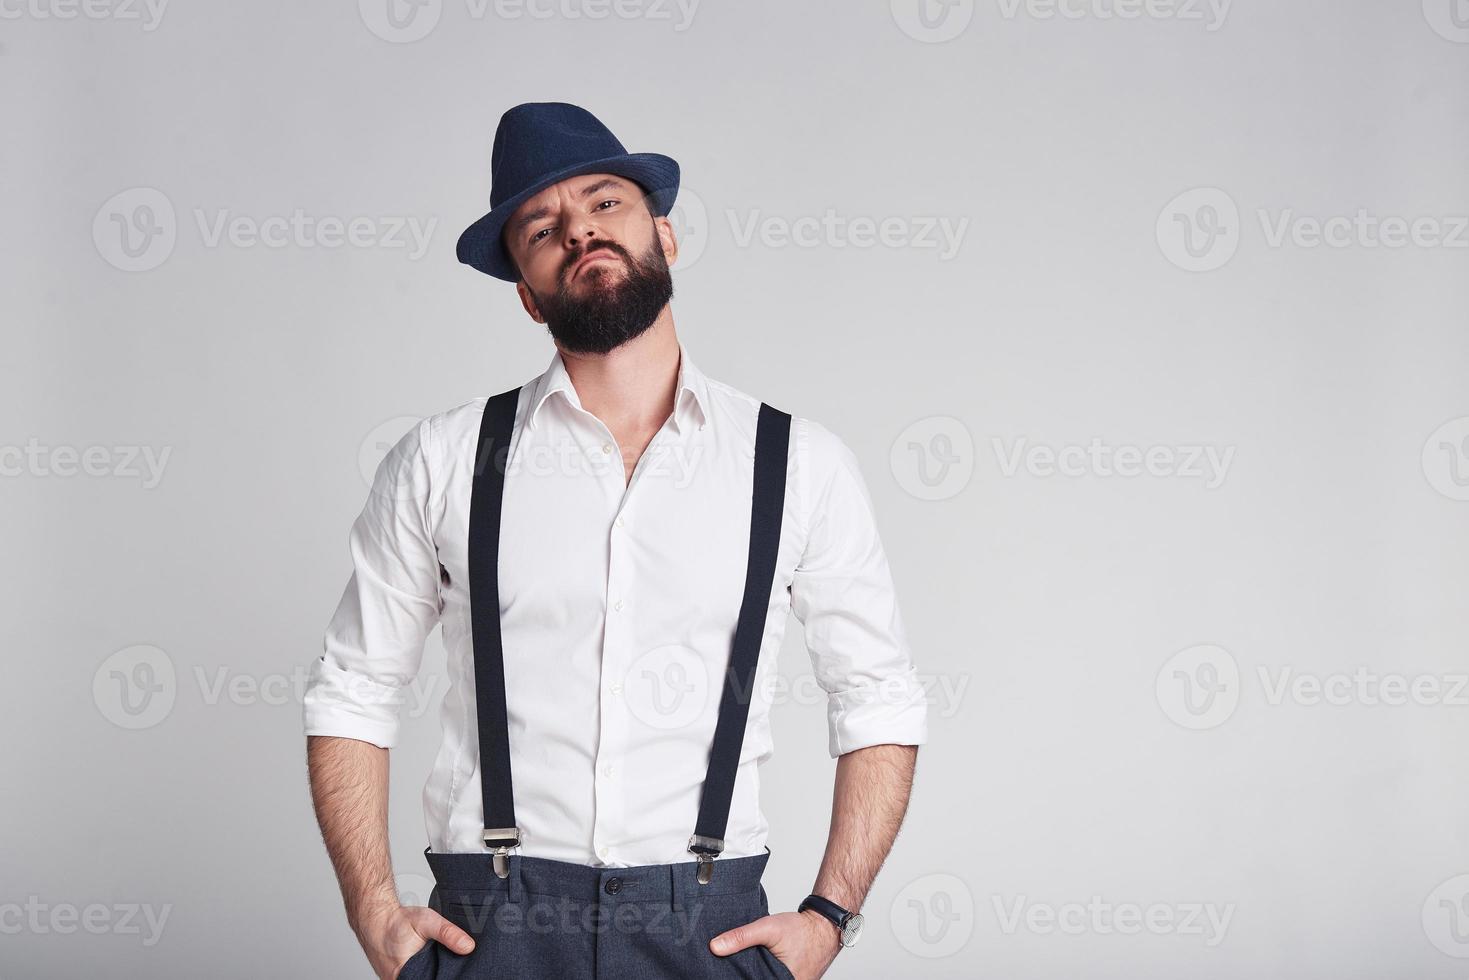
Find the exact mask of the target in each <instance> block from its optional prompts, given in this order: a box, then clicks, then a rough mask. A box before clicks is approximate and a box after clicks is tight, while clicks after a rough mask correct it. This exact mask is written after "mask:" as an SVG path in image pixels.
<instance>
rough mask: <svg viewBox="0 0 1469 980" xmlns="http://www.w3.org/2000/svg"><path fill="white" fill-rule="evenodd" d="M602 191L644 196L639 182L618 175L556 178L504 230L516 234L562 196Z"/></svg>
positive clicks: (584, 195) (580, 196) (577, 196)
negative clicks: (556, 179) (557, 179)
mask: <svg viewBox="0 0 1469 980" xmlns="http://www.w3.org/2000/svg"><path fill="white" fill-rule="evenodd" d="M603 192H608V193H615V194H622V195H624V196H626V195H629V194H636V195H637V196H639V197H641V196H642V190H641V189H640V188H639V187H638V185H637V184H636V183H634V182H633V181H631V180H628V179H627V178H626V177H619V176H617V175H616V174H578V175H577V176H575V177H568V178H566V179H565V180H560V181H557V182H556V183H554V184H551V185H550V186H549V187H546V188H544V189H542V190H541V191H540V192H538V193H536V194H533V195H532V196H531V197H529V198H527V199H526V200H525V202H524V203H522V204H521V205H520V207H518V208H516V209H515V212H514V213H513V214H511V215H510V220H508V221H506V222H505V231H506V232H507V233H509V234H511V235H513V234H515V231H516V229H517V228H521V227H523V226H525V225H527V224H530V223H531V222H533V221H536V220H538V219H540V218H543V217H546V216H547V215H548V214H550V213H551V211H552V210H553V209H554V208H555V207H556V206H557V205H558V204H559V202H560V200H561V197H562V195H565V196H566V197H568V198H570V199H571V200H572V201H573V202H576V201H581V200H582V199H584V198H587V197H590V196H591V195H593V194H600V193H603Z"/></svg>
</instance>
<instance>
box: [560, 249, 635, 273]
mask: <svg viewBox="0 0 1469 980" xmlns="http://www.w3.org/2000/svg"><path fill="white" fill-rule="evenodd" d="M602 251H608V252H611V253H612V254H613V255H615V256H617V257H618V258H620V259H622V261H623V262H628V261H629V259H630V258H631V256H629V255H628V254H627V249H625V248H623V247H622V246H621V245H618V244H617V243H616V242H603V243H602V244H601V245H588V246H587V247H586V248H584V249H582V250H581V251H580V252H578V253H576V254H575V255H573V256H571V258H569V259H567V260H566V264H565V265H563V266H562V267H561V278H562V279H563V280H564V279H565V278H566V276H567V274H569V273H570V272H571V270H572V269H574V268H576V264H577V263H578V262H580V261H581V260H582V259H584V258H586V257H587V256H588V255H591V254H592V253H593V252H602Z"/></svg>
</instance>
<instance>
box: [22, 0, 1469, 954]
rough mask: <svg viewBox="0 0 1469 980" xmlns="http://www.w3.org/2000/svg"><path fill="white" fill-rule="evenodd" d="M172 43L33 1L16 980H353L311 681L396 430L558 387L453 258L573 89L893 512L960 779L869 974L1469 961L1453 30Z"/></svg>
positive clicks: (650, 24) (1463, 278) (909, 853)
mask: <svg viewBox="0 0 1469 980" xmlns="http://www.w3.org/2000/svg"><path fill="white" fill-rule="evenodd" d="M157 2H158V0H155V5H154V6H153V7H151V8H150V7H148V6H146V5H144V4H142V3H141V0H139V2H137V3H133V2H132V0H128V2H126V3H124V2H123V0H117V2H115V3H114V2H111V0H93V3H92V4H91V5H89V6H85V7H84V6H81V5H80V4H79V3H72V2H69V0H5V2H4V3H3V4H0V14H3V17H0V85H3V89H4V92H5V97H4V98H3V99H0V125H3V132H4V136H3V138H0V160H3V173H4V180H3V185H0V205H3V214H4V221H3V230H0V269H3V273H0V282H3V301H0V317H3V323H4V340H5V343H4V346H3V351H4V354H3V358H4V367H5V369H4V384H3V386H0V409H3V413H0V464H3V466H4V476H3V478H0V494H3V507H0V526H3V540H4V545H5V556H6V560H5V561H4V563H3V571H0V603H3V606H0V609H3V617H0V623H3V631H4V633H3V635H4V675H5V677H4V683H3V684H0V718H3V719H4V721H3V726H4V728H3V732H4V734H5V744H6V748H5V751H4V753H3V755H0V760H3V761H0V777H3V790H4V797H5V803H4V805H3V806H0V977H3V978H4V980H20V978H25V980H30V978H72V977H92V976H118V977H169V978H174V977H177V978H187V977H197V976H211V977H220V978H224V977H229V978H235V977H242V978H243V977H264V976H281V977H323V978H327V977H330V978H348V977H353V978H355V977H363V976H366V975H367V968H366V963H365V960H364V959H363V958H362V956H361V954H360V952H359V950H358V949H357V947H356V944H355V942H354V940H353V937H352V935H351V934H350V932H349V931H348V929H347V927H346V924H345V920H344V916H343V914H342V911H341V905H340V898H339V895H338V892H337V887H336V884H335V880H334V878H333V877H332V874H331V871H330V867H329V865H328V863H327V860H326V856H325V852H324V850H323V848H322V846H321V843H320V840H319V836H318V832H317V830H316V827H315V823H314V820H313V817H312V813H311V808H310V801H309V796H308V792H307V785H306V772H305V764H304V739H303V737H302V735H301V726H300V715H301V709H300V693H301V686H302V684H303V683H304V680H305V672H306V669H307V667H308V666H309V664H310V662H311V661H312V660H313V659H314V658H315V657H316V656H318V655H319V653H320V645H321V635H322V632H323V630H324V628H325V626H326V623H327V620H328V618H329V616H330V614H331V612H332V609H333V608H334V606H335V604H336V602H337V599H338V597H339V596H340V594H341V590H342V587H343V585H344V584H345V582H346V577H347V574H348V572H349V559H348V554H347V550H346V536H347V531H348V529H349V527H350V524H351V522H352V520H353V518H354V517H355V516H356V513H357V511H358V509H359V508H360V507H361V505H362V503H363V501H364V499H365V495H366V492H367V484H366V482H365V479H366V476H368V475H370V474H371V472H372V469H373V467H374V466H375V465H376V462H377V459H378V458H379V457H380V455H381V454H382V452H383V450H384V449H385V448H386V445H387V444H388V443H390V442H391V441H392V440H393V439H395V438H396V437H397V436H398V435H399V434H401V433H402V432H403V431H405V430H406V428H407V427H408V425H409V424H410V422H411V421H412V420H414V419H416V418H419V417H422V416H424V415H427V414H430V413H433V412H436V411H440V410H442V409H444V408H447V407H450V406H453V405H457V404H459V403H461V402H463V401H466V400H468V399H470V398H473V397H475V396H476V395H482V394H487V393H491V392H494V391H499V390H503V389H504V388H506V387H509V386H511V385H514V384H517V383H520V382H522V381H525V380H527V379H529V378H531V377H534V376H535V375H536V374H538V373H539V372H540V371H541V370H542V369H543V368H544V367H545V365H546V363H547V361H548V359H549V357H550V355H551V351H552V348H551V345H550V342H549V340H548V339H547V338H546V336H545V334H544V330H543V328H541V327H539V326H538V325H535V324H533V323H531V322H530V321H529V320H528V319H527V318H526V317H525V316H524V314H523V313H522V311H521V309H520V307H519V304H518V302H517V301H516V299H515V296H514V292H513V289H512V288H511V287H509V286H507V285H505V284H503V283H500V282H498V281H494V280H491V279H489V278H487V277H484V276H481V275H479V274H477V273H474V272H472V271H470V270H469V269H468V268H466V267H463V266H460V265H458V264H457V263H456V261H455V259H454V241H455V238H456V236H457V235H458V233H459V231H460V230H461V229H462V228H463V227H464V225H466V224H467V223H468V222H469V221H471V220H473V219H474V218H476V217H478V216H479V215H480V214H481V213H483V211H484V210H485V209H486V207H487V199H488V192H489V178H488V164H489V153H490V141H491V136H492V133H493V130H494V126H495V123H496V121H497V120H498V118H499V116H500V114H501V112H503V111H504V110H505V109H506V108H508V107H509V106H511V105H513V104H515V103H518V102H522V101H545V100H566V101H573V102H577V103H579V104H582V105H585V106H586V107H588V108H589V109H591V110H592V111H593V112H595V113H597V114H598V115H599V116H601V117H602V118H603V119H604V120H605V121H606V122H607V123H608V124H609V125H610V126H611V127H612V128H613V130H614V131H615V132H616V133H617V134H618V135H619V136H620V137H621V138H622V139H623V141H624V142H625V143H626V144H627V146H628V148H629V149H630V150H634V151H640V150H654V151H659V152H664V153H668V154H669V155H671V156H673V157H675V158H676V159H677V160H679V161H680V163H681V164H682V166H683V173H684V192H683V195H682V196H681V198H680V203H681V208H680V210H679V212H678V213H677V220H678V222H679V226H680V228H681V229H682V231H683V234H684V241H685V244H684V248H685V259H684V261H683V262H682V263H681V266H680V267H679V268H678V269H677V270H676V272H675V283H676V288H677V295H676V298H675V300H674V312H675V319H676V321H677V324H678V328H679V333H680V336H681V337H682V339H683V340H684V342H685V343H686V344H687V345H688V347H689V349H690V351H691V352H692V353H693V355H694V356H695V357H696V358H697V360H698V362H699V364H700V365H701V366H702V367H703V368H704V369H705V370H706V371H707V372H708V373H709V374H710V375H711V376H713V377H716V378H719V379H721V380H724V381H727V382H729V383H731V384H733V385H735V386H736V387H739V388H741V389H744V390H746V391H749V392H751V393H753V394H756V395H758V396H760V397H763V398H765V399H767V400H769V401H771V402H772V403H774V404H776V405H778V406H781V407H782V408H784V409H787V410H789V411H793V412H796V413H798V414H803V415H807V416H810V417H812V418H815V419H817V420H819V421H822V422H823V423H825V424H827V425H828V426H830V427H831V428H833V429H834V430H835V431H837V432H838V433H839V434H840V435H841V436H842V437H843V438H844V439H846V440H847V441H848V443H849V444H850V445H851V446H852V447H853V449H854V450H855V451H856V452H857V453H858V455H859V457H860V458H861V461H862V466H863V470H864V473H865V475H866V478H867V481H868V483H869V486H870V489H871V492H872V496H873V499H874V502H875V504H876V506H877V508H878V511H879V519H880V526H881V529H882V532H883V535H884V539H885V543H886V546H887V549H888V552H889V555H890V558H891V561H892V565H893V570H894V574H895V576H896V579H897V583H898V587H899V590H900V596H901V601H902V608H903V611H904V615H905V619H906V622H907V625H908V630H909V635H910V638H911V640H912V644H913V649H914V654H915V658H916V662H917V665H918V669H919V671H920V672H921V673H922V674H923V675H924V677H925V679H926V680H927V682H928V683H929V684H930V685H931V689H932V692H933V704H932V706H931V709H930V710H931V715H930V729H931V742H930V744H929V745H928V746H927V747H925V748H924V749H923V750H922V751H921V753H920V756H919V769H918V780H917V787H916V791H915V795H914V799H913V804H912V808H911V811H910V813H909V816H908V820H907V823H906V826H905V828H904V831H903V834H902V835H901V837H900V838H899V840H898V841H897V844H896V847H895V848H894V850H893V853H892V856H891V858H890V859H889V862H888V865H887V866H886V868H885V869H884V871H883V873H882V874H881V876H880V878H879V880H878V882H877V885H876V888H875V889H874V891H873V892H872V894H871V897H870V899H869V901H868V904H867V906H866V909H865V911H866V913H867V917H868V921H869V928H868V934H867V936H866V938H865V939H864V940H863V942H862V944H861V945H860V946H858V947H857V948H856V949H854V950H852V951H850V952H846V953H843V954H842V955H841V956H840V957H839V959H838V961H837V963H836V965H835V966H834V968H833V970H832V971H831V973H830V976H834V977H853V978H855V977H892V976H924V977H929V976H932V977H975V976H982V977H997V978H1001V977H1008V978H1073V977H1096V978H1129V980H1131V978H1173V977H1180V976H1188V977H1205V978H1232V977H1250V978H1255V980H1262V978H1299V977H1332V978H1344V977H1374V978H1376V977H1414V978H1463V977H1466V976H1469V781H1466V779H1465V765H1464V746H1465V744H1466V736H1469V689H1466V686H1465V675H1466V672H1469V658H1466V655H1465V654H1466V650H1465V637H1466V626H1469V617H1466V613H1465V603H1464V596H1465V594H1466V591H1469V551H1466V542H1469V537H1466V531H1469V385H1466V378H1469V330H1466V327H1469V322H1466V320H1469V316H1466V309H1469V307H1466V303H1469V275H1466V271H1469V231H1466V227H1465V226H1466V217H1465V216H1466V215H1469V167H1466V161H1469V117H1466V111H1469V3H1466V2H1464V0H1424V2H1422V3H1420V2H1419V0H1402V2H1369V0H1355V2H1334V3H1326V2H1272V3H1266V2H1260V0H1251V2H1246V0H1238V2H1235V3H1233V4H1229V5H1224V6H1220V5H1219V4H1217V3H1216V4H1215V5H1213V6H1210V5H1209V4H1208V3H1206V2H1194V0H1174V2H1169V0H1149V2H1147V3H1144V2H1142V0H1138V2H1130V0H1066V2H1063V3H1062V4H1061V5H1059V6H1057V5H1054V4H1048V3H1047V2H1046V0H977V2H975V0H950V2H947V3H939V2H936V0H925V3H926V4H927V6H924V7H920V5H919V3H918V2H917V0H914V2H904V0H894V2H893V3H892V4H888V3H886V2H870V3H838V2H835V0H831V2H824V3H808V4H783V3H776V2H768V0H767V2H748V0H747V2H742V3H730V2H714V0H706V2H703V3H698V4H692V5H691V4H690V3H686V4H685V5H684V6H679V5H677V4H675V3H673V2H672V0H622V2H621V3H619V4H618V5H617V6H613V5H611V4H610V3H607V4H602V3H599V2H598V0H526V2H524V3H514V2H510V0H503V2H501V3H500V4H499V5H498V6H497V5H495V4H493V3H491V4H489V5H486V4H485V3H481V2H480V0H425V2H424V3H422V4H420V5H418V6H409V5H407V4H403V3H401V0H395V2H398V3H399V5H398V6H396V7H394V8H389V7H388V6H387V0H363V3H362V4H361V5H354V4H353V3H351V2H350V0H339V2H333V3H315V4H290V5H286V4H279V5H277V4H233V5H231V4H225V3H220V2H205V3H185V2H182V0H175V2H173V3H168V4H166V5H165V6H163V7H162V8H159V7H158V6H157ZM1455 3H1457V6H1455ZM415 229H416V233H417V237H415ZM1128 474H1131V475H1128ZM781 672H782V674H783V675H784V676H785V677H787V678H789V679H790V680H791V682H792V685H793V686H792V688H791V694H790V696H788V697H787V698H786V699H785V700H784V701H783V702H782V703H780V704H779V705H778V706H777V707H776V709H775V714H774V725H775V729H776V732H775V734H776V745H777V754H776V757H775V759H774V760H773V761H772V762H771V763H770V764H769V766H768V767H767V769H766V773H765V777H764V786H765V787H766V790H767V791H766V794H765V797H764V801H763V802H764V806H765V807H766V810H767V813H768V814H769V816H770V819H771V821H772V825H773V829H772V837H771V841H770V843H771V848H772V850H773V854H774V859H773V863H772V865H771V868H770V871H769V874H768V877H767V879H766V885H767V888H768V890H769V893H770V896H771V902H772V905H773V906H774V907H777V908H785V909H789V908H793V907H794V905H795V903H796V902H797V901H798V900H799V899H800V898H801V897H803V896H804V895H805V894H806V893H807V891H808V890H809V888H810V886H811V883H812V880H813V876H814V874H815V872H816V868H817V864H818V861H819V858H820V853H821V849H822V846H823V844H824V841H825V833H826V820H827V816H828V808H829V786H830V779H831V775H832V772H833V763H832V761H831V760H830V759H829V758H828V756H827V755H826V736H825V719H824V710H823V704H822V701H821V699H820V697H819V696H818V695H813V691H814V688H813V686H812V685H811V682H810V674H809V662H808V661H807V659H806V656H805V653H804V649H803V647H802V646H801V644H800V631H799V629H798V628H797V627H796V625H795V623H794V622H793V623H792V625H791V628H790V630H789V631H788V638H787V644H786V647H785V649H784V651H783V653H782V657H781ZM422 683H423V685H424V693H423V696H422V697H421V698H419V699H418V700H415V701H414V702H413V703H411V704H410V706H409V709H408V714H409V716H410V720H409V723H408V729H407V732H406V734H405V737H404V741H403V744H402V747H401V748H400V749H399V750H397V751H395V752H394V754H393V759H392V764H393V776H394V781H393V789H392V810H391V822H392V832H393V846H394V858H395V863H396V867H397V870H398V871H399V872H400V884H401V885H402V888H403V891H404V893H405V895H408V896H416V897H417V899H418V900H419V901H421V900H422V897H423V895H422V893H421V892H415V889H419V890H424V889H426V888H427V883H428V878H427V874H428V872H427V868H426V865H425V864H424V861H423V858H422V854H421V852H422V850H423V847H424V844H425V842H426V841H425V831H424V828H423V818H422V814H421V809H420V801H419V793H420V790H421V788H422V784H423V781H424V779H425V777H426V775H427V772H428V768H429V766H430V764H431V762H432V757H433V753H434V750H435V748H436V745H437V738H438V721H437V716H436V712H437V705H438V701H439V699H440V698H441V697H442V694H443V683H444V670H443V651H442V647H441V646H440V644H439V639H438V635H437V634H435V636H434V638H433V640H432V641H431V643H430V646H429V655H428V659H427V663H426V666H425V671H424V675H423V679H422Z"/></svg>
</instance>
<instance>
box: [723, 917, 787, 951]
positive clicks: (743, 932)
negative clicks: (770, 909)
mask: <svg viewBox="0 0 1469 980" xmlns="http://www.w3.org/2000/svg"><path fill="white" fill-rule="evenodd" d="M775 938H776V929H775V923H774V920H773V919H772V918H771V917H770V916H768V915H767V916H763V917H761V918H759V919H756V920H755V921H754V922H747V923H745V924H744V925H742V926H735V927H734V928H733V929H730V930H729V931H728V932H721V933H720V934H719V935H717V936H715V937H714V938H713V939H711V940H710V941H709V948H710V949H711V950H713V951H714V952H715V953H717V954H718V955H720V956H728V955H729V954H730V953H738V952H739V951H740V950H742V949H747V948H749V947H751V946H761V945H766V946H768V945H770V943H772V942H774V941H775Z"/></svg>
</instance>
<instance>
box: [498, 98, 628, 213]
mask: <svg viewBox="0 0 1469 980" xmlns="http://www.w3.org/2000/svg"><path fill="white" fill-rule="evenodd" d="M625 153H627V150H626V149H625V148H624V147H623V145H622V143H621V142H620V141H619V140H618V139H617V137H616V136H614V135H612V130H610V129H608V128H607V127H606V126H605V125H603V124H602V121H601V120H600V119H598V118H597V117H596V116H594V115H592V114H591V113H590V112H588V111H587V110H585V109H583V108H582V107H581V106H577V105H571V104H570V103H567V102H525V103H522V104H520V105H518V106H515V107H514V108H512V109H509V110H507V111H506V113H505V114H504V115H503V116H501V117H500V125H499V127H498V128H496V130H495V144H494V148H493V149H492V150H491V151H490V206H491V207H499V206H500V204H501V203H503V202H504V201H507V200H509V199H510V198H512V197H514V196H515V195H517V194H519V193H520V192H521V191H523V190H524V189H525V188H527V187H529V186H531V184H533V183H534V182H535V181H536V180H538V179H539V178H540V177H541V176H542V175H544V174H548V173H555V172H557V171H561V170H564V169H566V168H568V167H575V166H577V165H579V164H583V163H588V162H590V161H593V160H602V159H605V158H607V157H613V156H621V155H623V154H625Z"/></svg>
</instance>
